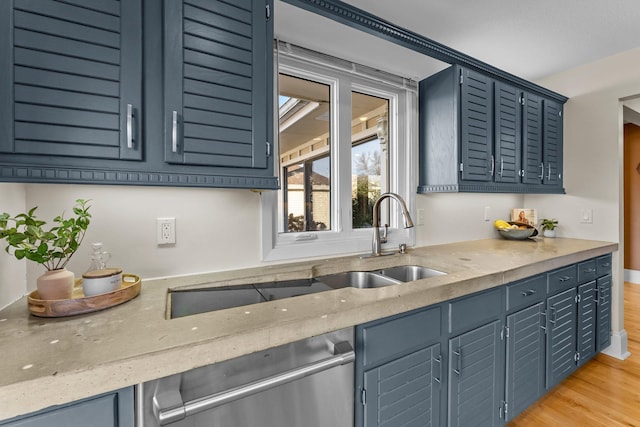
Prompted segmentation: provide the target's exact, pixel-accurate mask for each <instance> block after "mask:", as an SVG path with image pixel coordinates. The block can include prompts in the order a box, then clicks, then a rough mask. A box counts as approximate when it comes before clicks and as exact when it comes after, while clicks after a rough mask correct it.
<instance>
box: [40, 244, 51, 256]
mask: <svg viewBox="0 0 640 427" xmlns="http://www.w3.org/2000/svg"><path fill="white" fill-rule="evenodd" d="M48 250H49V246H48V245H47V244H46V243H41V244H40V246H38V253H39V254H40V255H44V254H46V253H47V251H48Z"/></svg>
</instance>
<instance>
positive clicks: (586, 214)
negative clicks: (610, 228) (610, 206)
mask: <svg viewBox="0 0 640 427" xmlns="http://www.w3.org/2000/svg"><path fill="white" fill-rule="evenodd" d="M580 222H581V223H582V224H593V209H590V208H589V209H581V210H580Z"/></svg>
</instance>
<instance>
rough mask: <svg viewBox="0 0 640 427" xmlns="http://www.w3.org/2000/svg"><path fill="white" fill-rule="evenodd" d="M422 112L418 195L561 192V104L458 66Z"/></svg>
mask: <svg viewBox="0 0 640 427" xmlns="http://www.w3.org/2000/svg"><path fill="white" fill-rule="evenodd" d="M419 110H420V111H419V114H420V116H419V117H420V122H419V123H420V129H419V131H420V136H419V150H420V153H419V156H420V157H419V159H420V160H419V161H420V168H419V170H420V175H419V176H420V183H419V186H418V192H420V193H431V192H456V191H460V192H463V191H464V192H487V193H490V192H503V193H563V192H564V190H563V188H562V180H561V177H562V172H561V170H562V116H561V111H562V103H561V102H559V101H555V100H552V99H547V98H546V97H543V96H542V95H539V94H536V93H533V92H530V91H528V90H524V89H523V88H522V87H520V86H517V85H514V84H510V83H508V82H504V81H501V80H495V79H493V78H491V77H489V76H488V75H485V74H483V73H480V72H476V71H473V70H468V69H466V68H464V67H461V66H457V65H456V66H452V67H449V68H447V69H445V70H443V71H441V72H439V73H437V74H435V75H433V76H430V77H428V78H427V79H425V80H423V81H421V82H420V93H419ZM543 172H544V174H543Z"/></svg>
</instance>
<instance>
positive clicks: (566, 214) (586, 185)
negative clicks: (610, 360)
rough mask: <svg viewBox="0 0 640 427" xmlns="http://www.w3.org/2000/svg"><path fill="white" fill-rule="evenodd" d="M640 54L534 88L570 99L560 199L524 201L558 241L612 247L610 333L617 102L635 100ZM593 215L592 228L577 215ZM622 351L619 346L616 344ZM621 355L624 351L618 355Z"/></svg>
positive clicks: (619, 153) (619, 298)
mask: <svg viewBox="0 0 640 427" xmlns="http://www.w3.org/2000/svg"><path fill="white" fill-rule="evenodd" d="M638 69H640V48H639V49H634V50H631V51H627V52H623V53H621V54H618V55H614V56H611V57H609V58H605V59H603V60H600V61H597V62H594V63H592V64H588V65H585V66H582V67H578V68H575V69H572V70H568V71H566V72H563V73H559V74H557V75H554V76H551V77H549V78H547V79H545V80H543V81H541V82H540V84H542V85H543V86H545V87H548V88H549V89H552V90H555V91H557V92H560V93H562V94H564V95H566V96H568V97H570V98H571V99H570V100H569V102H568V103H567V104H566V106H565V115H564V175H565V188H566V191H567V195H566V196H561V197H552V196H527V197H526V198H525V201H526V203H527V204H530V205H537V206H538V208H539V210H540V211H544V212H548V214H547V213H545V215H550V216H555V217H556V218H558V220H559V221H560V229H559V231H560V235H562V236H567V237H579V238H586V239H596V240H606V241H612V242H618V243H619V247H620V250H619V251H618V253H615V254H614V260H613V261H614V262H613V267H614V270H613V331H614V344H615V340H616V338H619V337H620V336H622V337H623V338H622V339H623V341H624V340H625V338H624V337H625V336H626V334H625V332H624V294H623V292H624V287H623V280H624V274H623V268H624V262H623V261H624V257H623V256H622V254H624V241H623V236H624V234H623V233H624V230H623V226H624V217H623V215H624V210H623V206H622V204H623V201H624V193H623V173H622V172H623V169H622V165H623V134H622V132H623V128H622V106H621V102H620V100H621V99H623V98H625V97H629V96H634V95H638V94H640V74H639V73H638ZM581 208H592V209H593V224H581V223H580V217H579V210H580V209H581ZM622 345H623V346H624V347H626V345H624V343H623V344H622ZM618 350H619V351H621V352H622V353H625V352H626V348H621V349H618Z"/></svg>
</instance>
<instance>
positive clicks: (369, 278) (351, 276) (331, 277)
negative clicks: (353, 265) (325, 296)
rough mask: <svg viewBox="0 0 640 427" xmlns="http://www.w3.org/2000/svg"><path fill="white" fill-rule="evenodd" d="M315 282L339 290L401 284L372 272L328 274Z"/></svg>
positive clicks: (317, 278)
mask: <svg viewBox="0 0 640 427" xmlns="http://www.w3.org/2000/svg"><path fill="white" fill-rule="evenodd" d="M314 280H317V281H318V282H321V283H324V284H326V285H328V286H330V287H332V288H334V289H337V288H346V287H349V286H350V287H352V288H359V289H365V288H381V287H383V286H389V285H397V284H398V283H401V282H400V281H399V280H397V279H393V278H391V277H387V276H383V275H381V274H378V273H374V272H370V271H347V272H344V273H336V274H328V275H326V276H320V277H316V278H315V279H314Z"/></svg>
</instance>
